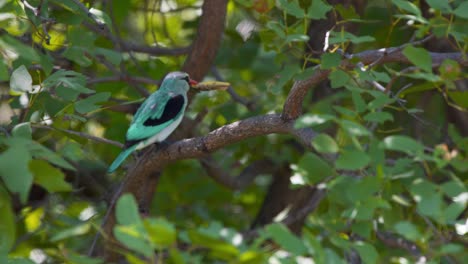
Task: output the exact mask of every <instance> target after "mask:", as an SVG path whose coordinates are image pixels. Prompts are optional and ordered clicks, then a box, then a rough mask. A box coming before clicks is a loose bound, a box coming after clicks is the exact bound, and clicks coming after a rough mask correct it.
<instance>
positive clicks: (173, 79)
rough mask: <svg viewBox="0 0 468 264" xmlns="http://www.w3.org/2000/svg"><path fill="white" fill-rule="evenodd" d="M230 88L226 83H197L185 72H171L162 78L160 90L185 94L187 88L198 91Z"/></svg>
mask: <svg viewBox="0 0 468 264" xmlns="http://www.w3.org/2000/svg"><path fill="white" fill-rule="evenodd" d="M229 86H230V84H229V83H227V82H218V81H207V82H200V83H199V82H197V81H195V80H193V79H191V78H190V77H189V75H188V74H187V73H185V72H178V71H176V72H171V73H169V74H167V75H166V77H165V78H164V80H163V82H162V84H161V88H160V89H164V90H167V91H179V92H180V91H183V92H187V91H188V89H189V88H194V89H197V90H199V91H210V90H226V89H227V88H228V87H229Z"/></svg>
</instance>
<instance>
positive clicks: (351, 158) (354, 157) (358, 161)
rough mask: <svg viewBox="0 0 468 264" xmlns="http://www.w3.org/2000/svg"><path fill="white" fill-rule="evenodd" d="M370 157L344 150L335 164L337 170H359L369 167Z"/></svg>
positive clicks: (363, 153)
mask: <svg viewBox="0 0 468 264" xmlns="http://www.w3.org/2000/svg"><path fill="white" fill-rule="evenodd" d="M369 162H370V157H369V155H367V154H366V153H365V152H363V151H359V150H345V151H343V153H341V155H340V156H339V157H338V159H337V160H336V162H335V165H336V168H337V169H342V170H359V169H363V168H364V167H366V166H367V165H369Z"/></svg>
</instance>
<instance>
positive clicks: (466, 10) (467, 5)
mask: <svg viewBox="0 0 468 264" xmlns="http://www.w3.org/2000/svg"><path fill="white" fill-rule="evenodd" d="M453 13H454V14H455V15H456V16H459V17H461V18H465V19H468V2H466V1H464V2H462V3H461V4H460V5H459V6H458V7H457V8H456V9H455V11H453Z"/></svg>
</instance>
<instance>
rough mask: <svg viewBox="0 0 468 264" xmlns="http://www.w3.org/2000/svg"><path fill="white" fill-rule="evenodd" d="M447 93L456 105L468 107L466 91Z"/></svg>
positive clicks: (467, 92)
mask: <svg viewBox="0 0 468 264" xmlns="http://www.w3.org/2000/svg"><path fill="white" fill-rule="evenodd" d="M448 95H449V96H450V99H452V100H453V101H454V102H455V103H456V104H457V105H458V106H461V107H463V108H468V91H453V92H452V91H449V92H448Z"/></svg>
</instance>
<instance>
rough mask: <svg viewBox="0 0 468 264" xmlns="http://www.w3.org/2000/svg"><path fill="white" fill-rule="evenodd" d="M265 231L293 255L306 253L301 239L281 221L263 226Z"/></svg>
mask: <svg viewBox="0 0 468 264" xmlns="http://www.w3.org/2000/svg"><path fill="white" fill-rule="evenodd" d="M265 231H266V233H267V234H268V235H269V236H270V237H271V238H272V239H273V241H275V242H276V243H277V244H278V245H280V246H281V247H282V248H283V249H285V250H287V251H289V252H291V253H293V254H294V255H297V256H299V255H304V254H305V253H307V248H306V247H305V245H304V243H303V242H302V240H300V239H299V238H298V237H296V236H295V235H294V234H293V233H291V231H289V229H288V228H287V227H286V226H285V225H284V224H281V223H274V224H270V225H268V226H267V227H266V228H265Z"/></svg>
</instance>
